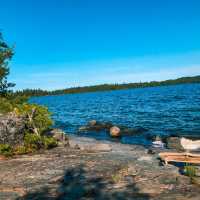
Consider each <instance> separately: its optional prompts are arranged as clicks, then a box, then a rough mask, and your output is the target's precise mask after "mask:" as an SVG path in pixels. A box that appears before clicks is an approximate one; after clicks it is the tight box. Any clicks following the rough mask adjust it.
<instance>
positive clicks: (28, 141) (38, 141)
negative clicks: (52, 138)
mask: <svg viewBox="0 0 200 200" xmlns="http://www.w3.org/2000/svg"><path fill="white" fill-rule="evenodd" d="M24 145H25V147H26V149H27V151H29V152H34V151H36V150H39V149H41V148H42V147H43V141H42V137H41V136H40V135H36V134H32V133H27V134H26V135H25V137H24Z"/></svg>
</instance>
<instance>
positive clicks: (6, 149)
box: [0, 144, 13, 156]
mask: <svg viewBox="0 0 200 200" xmlns="http://www.w3.org/2000/svg"><path fill="white" fill-rule="evenodd" d="M0 154H1V155H4V156H11V155H12V154H13V150H12V147H11V146H10V145H8V144H0Z"/></svg>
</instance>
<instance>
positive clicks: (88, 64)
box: [0, 0, 200, 90]
mask: <svg viewBox="0 0 200 200" xmlns="http://www.w3.org/2000/svg"><path fill="white" fill-rule="evenodd" d="M0 5H1V6H0V29H1V30H2V32H3V34H4V38H5V39H6V40H7V41H8V42H9V43H10V44H14V45H15V52H16V53H15V56H14V58H13V61H12V63H11V75H10V77H9V79H10V80H11V81H14V82H15V83H16V84H17V86H16V89H23V88H42V89H50V90H52V89H57V88H67V87H71V86H83V85H94V84H101V83H123V82H138V81H150V80H165V79H169V78H176V77H180V76H192V75H199V74H200V12H199V10H200V1H199V0H165V1H161V0H151V1H150V0H140V1H139V0H137V1H136V0H101V1H100V0H49V1H47V0H20V1H19V0H6V1H5V0H0Z"/></svg>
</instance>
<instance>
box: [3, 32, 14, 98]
mask: <svg viewBox="0 0 200 200" xmlns="http://www.w3.org/2000/svg"><path fill="white" fill-rule="evenodd" d="M12 56H13V49H12V48H10V47H9V46H8V45H7V44H6V43H5V42H4V40H3V37H2V34H1V33H0V96H1V97H5V96H6V95H7V93H8V92H9V90H8V89H9V88H10V87H13V86H14V85H15V84H13V83H8V81H7V76H8V75H9V72H10V70H9V67H8V61H9V60H10V59H11V58H12Z"/></svg>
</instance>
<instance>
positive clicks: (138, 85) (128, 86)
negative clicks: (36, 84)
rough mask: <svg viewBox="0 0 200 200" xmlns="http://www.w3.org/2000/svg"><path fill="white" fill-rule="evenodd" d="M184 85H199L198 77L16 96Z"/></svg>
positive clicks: (26, 91) (38, 91) (31, 92)
mask: <svg viewBox="0 0 200 200" xmlns="http://www.w3.org/2000/svg"><path fill="white" fill-rule="evenodd" d="M185 83H200V76H194V77H183V78H178V79H174V80H166V81H151V82H143V83H142V82H140V83H124V84H102V85H94V86H85V87H74V88H67V89H63V90H55V91H46V90H41V89H26V90H23V91H17V92H16V94H17V95H22V94H23V95H27V96H45V95H59V94H74V93H84V92H97V91H109V90H122V89H133V88H144V87H157V86H166V85H177V84H185Z"/></svg>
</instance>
